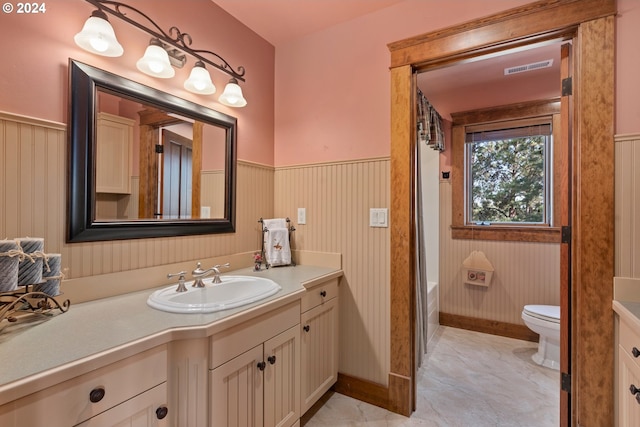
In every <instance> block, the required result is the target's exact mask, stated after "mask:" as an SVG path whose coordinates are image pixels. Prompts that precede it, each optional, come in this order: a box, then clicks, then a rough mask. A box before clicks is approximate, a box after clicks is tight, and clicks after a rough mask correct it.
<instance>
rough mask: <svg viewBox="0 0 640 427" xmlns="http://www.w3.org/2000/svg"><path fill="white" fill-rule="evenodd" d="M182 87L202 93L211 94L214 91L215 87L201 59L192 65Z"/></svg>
mask: <svg viewBox="0 0 640 427" xmlns="http://www.w3.org/2000/svg"><path fill="white" fill-rule="evenodd" d="M184 88H185V89H186V90H188V91H189V92H193V93H199V94H202V95H211V94H212V93H215V92H216V87H215V86H214V84H213V82H212V81H211V76H210V75H209V72H208V71H207V69H206V68H205V67H204V64H203V63H202V61H198V62H196V64H195V65H194V66H193V69H192V70H191V74H189V78H188V79H187V80H186V81H185V82H184Z"/></svg>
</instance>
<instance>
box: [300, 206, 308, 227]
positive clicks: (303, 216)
mask: <svg viewBox="0 0 640 427" xmlns="http://www.w3.org/2000/svg"><path fill="white" fill-rule="evenodd" d="M306 223H307V209H306V208H298V224H306Z"/></svg>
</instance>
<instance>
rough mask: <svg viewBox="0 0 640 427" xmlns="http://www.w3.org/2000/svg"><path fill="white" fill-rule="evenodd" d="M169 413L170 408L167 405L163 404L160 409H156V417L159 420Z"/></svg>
mask: <svg viewBox="0 0 640 427" xmlns="http://www.w3.org/2000/svg"><path fill="white" fill-rule="evenodd" d="M168 413H169V409H168V408H167V407H166V406H161V407H159V408H158V409H156V417H157V418H158V419H159V420H161V419H163V418H164V417H166V416H167V414H168Z"/></svg>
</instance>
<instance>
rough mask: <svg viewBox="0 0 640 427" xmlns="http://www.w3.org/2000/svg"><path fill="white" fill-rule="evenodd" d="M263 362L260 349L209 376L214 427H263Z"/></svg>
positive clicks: (211, 422) (249, 352)
mask: <svg viewBox="0 0 640 427" xmlns="http://www.w3.org/2000/svg"><path fill="white" fill-rule="evenodd" d="M262 361H263V357H262V345H259V346H256V347H254V348H252V349H251V350H249V351H247V352H245V353H242V354H241V355H240V356H238V357H236V358H234V359H231V360H230V361H229V362H227V363H224V364H222V365H220V366H219V367H217V368H216V369H213V370H212V371H211V372H210V374H209V375H210V379H209V404H210V407H209V411H210V412H209V419H210V422H209V425H210V426H211V427H248V426H252V427H262V426H263V412H262V411H263V409H262V408H263V407H262V405H263V401H262V394H263V371H262V370H260V368H259V367H258V363H260V362H262ZM263 369H264V368H263Z"/></svg>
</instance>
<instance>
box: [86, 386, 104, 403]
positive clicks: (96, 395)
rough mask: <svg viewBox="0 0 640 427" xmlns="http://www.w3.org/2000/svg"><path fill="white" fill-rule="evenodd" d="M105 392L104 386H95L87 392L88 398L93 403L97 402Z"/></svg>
mask: <svg viewBox="0 0 640 427" xmlns="http://www.w3.org/2000/svg"><path fill="white" fill-rule="evenodd" d="M105 393H106V391H105V390H104V387H96V388H94V389H93V390H91V392H90V393H89V400H90V401H91V402H93V403H98V402H100V401H101V400H102V398H103V397H104V395H105Z"/></svg>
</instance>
